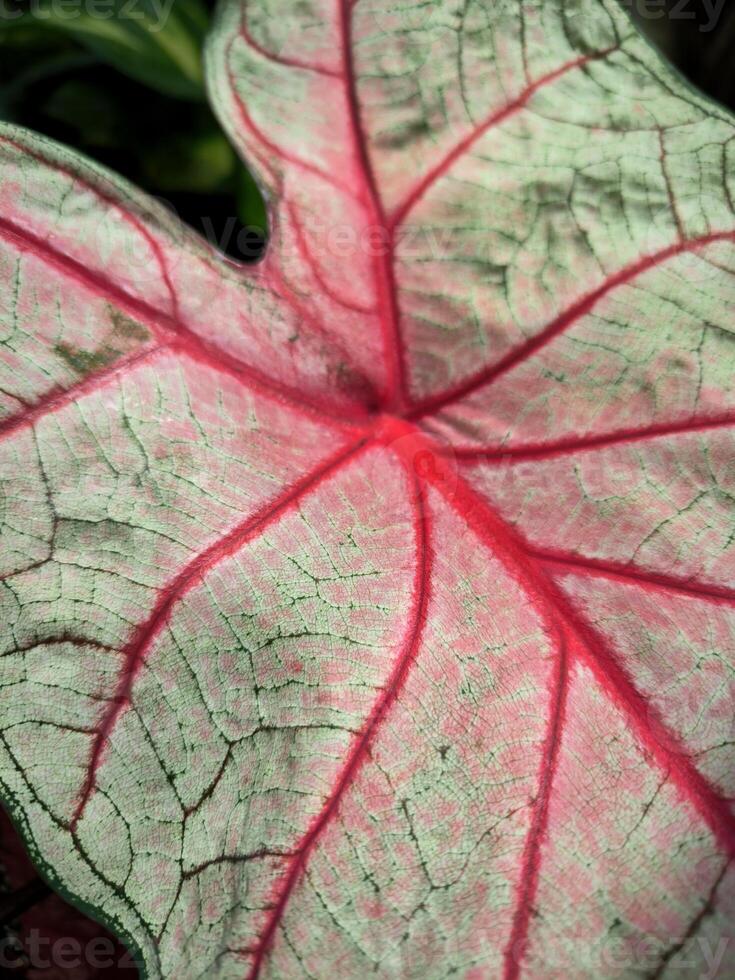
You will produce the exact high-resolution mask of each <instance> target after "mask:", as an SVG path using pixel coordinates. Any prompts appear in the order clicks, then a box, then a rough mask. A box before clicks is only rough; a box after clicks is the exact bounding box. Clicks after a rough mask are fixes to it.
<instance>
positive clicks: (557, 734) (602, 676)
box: [381, 419, 735, 980]
mask: <svg viewBox="0 0 735 980" xmlns="http://www.w3.org/2000/svg"><path fill="white" fill-rule="evenodd" d="M406 435H411V437H412V438H411V446H410V449H408V447H407V451H409V452H410V455H411V459H415V458H416V452H417V450H421V449H423V451H425V452H428V453H429V454H430V455H431V457H432V460H433V465H432V466H429V467H422V473H423V474H424V476H425V478H426V479H427V482H428V483H429V484H430V485H431V486H433V487H435V489H437V490H438V491H439V492H440V493H441V494H442V496H443V497H444V499H445V500H446V502H447V503H448V504H449V505H450V506H451V507H452V508H453V509H454V510H455V511H456V512H457V513H458V514H459V515H460V516H461V517H462V518H463V519H464V521H465V522H466V523H467V524H468V526H469V527H470V528H471V529H472V530H473V531H474V532H475V534H476V535H477V537H478V538H479V539H480V541H482V542H483V543H484V544H485V545H486V546H487V547H488V548H489V549H490V550H491V551H492V553H493V554H494V555H495V556H496V557H497V558H499V559H500V560H501V561H502V563H503V564H504V566H505V567H506V569H507V570H508V572H509V573H510V574H511V576H512V577H513V578H514V579H515V580H516V581H517V582H518V584H519V586H520V587H521V588H522V589H523V591H524V592H525V593H526V594H527V595H528V596H529V598H530V599H531V600H532V601H533V602H534V604H535V605H536V608H537V610H538V612H539V614H540V615H541V617H542V622H544V623H545V624H546V630H547V631H548V632H550V633H551V634H552V635H555V634H557V631H558V630H561V632H562V634H563V636H564V637H565V641H562V644H563V648H560V653H561V656H562V658H565V657H566V651H567V646H566V644H568V653H569V655H570V656H571V657H572V658H573V659H576V660H578V661H582V662H584V663H585V664H586V665H587V666H588V667H589V668H590V669H591V670H592V671H593V673H594V674H595V676H596V677H597V678H598V680H599V682H600V685H601V687H602V688H603V690H605V691H606V692H607V694H608V696H609V697H610V699H611V700H612V701H613V703H614V704H616V705H617V706H618V707H619V708H620V709H621V711H622V712H623V713H624V715H625V716H626V717H627V718H628V720H629V722H630V723H631V724H632V727H633V729H634V731H635V733H636V736H637V738H638V740H639V742H640V743H641V744H642V746H643V747H644V749H645V750H646V751H648V752H650V754H651V755H652V757H653V758H654V759H655V760H656V762H657V763H658V765H660V767H661V768H662V769H663V771H664V772H666V773H667V775H668V777H669V778H670V779H671V781H672V783H673V784H674V785H675V786H676V788H677V790H678V792H679V794H680V795H681V797H682V798H683V799H685V800H687V801H688V802H689V803H690V805H692V806H693V807H694V809H695V811H696V812H697V813H699V815H700V816H701V817H702V819H703V820H704V821H705V822H706V824H707V825H708V826H709V827H710V829H711V830H712V832H713V834H714V836H715V838H716V839H717V841H718V842H719V844H720V846H721V847H722V849H723V851H724V852H725V853H726V854H728V856H729V857H731V858H735V817H733V814H732V813H731V811H730V808H729V806H728V804H727V801H726V800H724V799H723V797H722V795H721V794H720V793H718V792H717V791H716V790H715V789H714V788H713V787H712V786H711V785H710V784H709V782H708V781H707V780H706V779H705V778H704V777H703V776H702V775H701V773H700V772H699V771H698V769H697V768H696V767H695V766H694V764H693V763H692V761H691V757H690V754H689V752H688V750H687V748H686V746H685V745H684V744H683V743H682V742H681V740H680V739H679V737H678V736H677V735H675V734H674V733H672V732H671V731H670V730H669V729H668V727H667V726H666V724H665V722H664V720H663V719H662V718H660V717H658V716H657V714H656V712H655V711H654V710H653V709H652V708H651V706H650V705H649V703H648V702H647V701H646V699H645V698H644V697H643V695H642V694H641V693H640V692H639V691H638V690H637V688H636V687H635V685H634V684H633V682H632V681H631V679H630V678H629V677H628V675H627V673H626V672H625V671H624V670H623V668H622V667H621V666H620V664H619V662H618V659H617V656H616V655H615V653H614V652H613V651H611V650H610V649H609V648H608V647H607V644H606V642H605V640H604V639H603V638H602V637H601V636H600V635H599V634H597V633H596V632H595V630H593V628H592V627H591V626H590V625H589V624H588V623H587V622H585V621H584V620H583V619H582V617H581V616H580V615H579V614H578V612H577V611H576V609H574V608H573V606H572V605H571V603H570V601H569V600H568V599H567V597H566V596H565V595H564V594H563V593H562V592H561V590H560V589H559V588H558V586H557V585H556V584H555V583H554V582H553V581H552V579H551V578H550V577H549V576H548V575H547V574H546V573H545V572H544V569H543V566H542V565H541V564H540V563H539V561H538V560H537V559H536V558H535V557H534V556H533V553H532V551H531V549H529V547H528V546H527V545H526V544H525V542H524V541H523V540H522V539H521V538H520V536H519V535H518V534H517V532H515V531H514V530H512V529H511V528H510V527H509V526H508V525H507V524H506V523H505V522H504V521H503V520H502V519H501V518H500V517H499V515H498V514H497V513H496V512H495V511H494V510H493V509H492V508H491V507H490V506H489V504H488V503H487V502H486V501H485V500H484V499H483V498H482V497H480V496H479V494H478V493H477V492H476V491H475V490H473V489H472V487H470V486H469V484H467V483H466V482H465V481H464V479H463V478H462V477H461V476H459V475H458V474H456V473H453V472H452V471H451V470H450V468H449V466H448V464H447V461H446V459H444V458H443V455H442V453H443V449H442V448H441V447H438V446H436V445H435V444H433V442H432V441H431V440H430V439H429V438H428V437H427V436H425V434H424V433H423V432H421V430H418V429H417V428H416V427H414V426H412V425H411V423H408V422H405V421H403V420H398V419H396V420H389V421H388V422H387V423H385V424H384V429H383V433H382V436H381V441H384V442H386V443H387V444H391V443H392V442H395V443H396V445H397V447H401V446H402V445H406V440H405V439H403V440H402V437H403V436H406ZM566 673H567V666H566V660H565V659H563V661H562V663H561V664H560V666H559V680H558V682H557V687H556V693H555V695H554V698H553V699H552V708H551V712H550V723H549V731H548V734H547V741H546V749H545V752H544V756H543V760H542V769H541V779H540V784H539V793H538V795H537V798H536V802H535V812H534V819H533V821H532V825H531V828H530V831H529V836H528V839H527V843H526V849H525V856H524V863H523V870H522V874H521V878H520V883H519V887H518V891H517V896H516V911H515V915H514V920H513V928H512V933H511V937H510V939H509V944H508V946H507V948H506V955H505V971H506V972H505V980H514V978H516V977H517V976H518V975H519V972H520V967H521V963H522V954H523V951H524V950H525V948H526V944H527V934H528V926H529V923H530V918H531V911H532V908H533V903H534V900H535V894H536V887H537V883H538V876H539V867H540V861H541V845H542V842H543V837H544V833H545V828H546V822H547V814H548V805H549V799H550V794H551V792H552V789H553V774H554V769H555V766H556V760H557V756H558V750H559V742H560V739H561V729H562V723H563V716H564V697H565V690H566ZM654 724H655V730H654V728H653V725H654Z"/></svg>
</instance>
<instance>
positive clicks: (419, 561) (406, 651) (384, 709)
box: [248, 470, 432, 980]
mask: <svg viewBox="0 0 735 980" xmlns="http://www.w3.org/2000/svg"><path fill="white" fill-rule="evenodd" d="M407 474H408V478H409V479H410V480H411V481H412V483H413V486H412V487H411V493H412V497H413V503H414V534H415V541H416V572H415V575H414V587H413V596H412V600H411V607H410V610H409V618H408V621H409V628H408V631H407V634H406V636H405V638H404V641H403V644H402V649H401V653H400V654H399V656H398V658H397V660H396V663H395V666H394V668H393V673H392V674H391V676H390V677H389V678H388V681H387V683H386V686H385V688H384V690H383V693H382V694H381V696H380V697H379V698H378V700H377V702H376V704H375V706H374V708H373V711H372V713H371V715H370V717H369V718H368V720H367V722H366V723H365V726H364V727H363V730H362V732H361V733H360V735H359V736H358V737H357V738H356V739H355V741H354V744H353V747H352V751H351V752H350V755H349V757H348V759H347V762H346V764H345V766H344V768H343V769H342V772H341V773H340V775H339V777H338V779H337V781H336V784H335V787H334V789H333V791H332V793H331V795H330V796H329V798H328V799H327V802H326V803H325V805H324V807H323V808H322V810H321V811H320V813H319V815H318V817H317V818H316V820H315V821H314V822H313V824H312V826H311V827H310V828H309V830H308V831H307V832H306V834H305V835H304V837H303V838H302V840H301V842H300V844H299V845H298V847H297V848H296V856H295V857H294V859H293V860H292V861H291V863H290V865H289V867H288V871H287V872H286V874H285V876H284V878H283V884H282V886H281V887H280V889H279V890H278V893H277V895H276V899H275V903H274V905H273V908H272V910H271V913H270V915H269V917H268V920H267V922H266V925H265V928H264V930H263V932H262V933H261V937H260V940H259V942H258V945H257V947H256V948H255V950H254V951H249V952H250V955H252V956H253V962H252V966H251V969H250V972H249V974H248V980H257V978H258V976H259V975H260V971H261V968H262V966H263V961H264V959H265V956H266V955H267V953H268V951H269V950H270V948H271V945H272V943H273V939H274V937H275V934H276V930H277V929H278V926H279V925H280V923H281V921H282V919H283V914H284V912H285V909H286V906H287V904H288V900H289V898H290V897H291V894H292V892H293V890H294V887H295V886H296V883H297V882H298V880H299V878H300V877H301V874H302V872H303V870H304V868H305V866H306V861H307V859H308V857H309V854H310V852H311V851H312V849H313V848H314V846H315V845H316V843H317V841H318V840H319V838H320V837H321V836H322V834H323V833H324V831H325V829H326V828H327V826H328V825H329V824H330V822H331V821H332V820H333V819H334V818H335V817H336V815H337V813H338V811H339V806H340V802H341V800H342V798H343V796H344V794H345V791H346V790H347V788H348V787H349V786H350V784H351V783H352V782H353V780H354V779H355V776H356V775H357V773H358V772H359V770H360V768H361V767H362V765H363V764H364V763H365V761H366V759H367V758H368V752H369V748H370V744H371V742H372V740H373V738H374V737H375V735H376V733H377V732H378V729H379V727H380V725H381V724H382V722H383V720H384V719H385V717H386V715H387V714H388V712H389V711H390V709H391V707H392V706H393V705H394V704H395V702H396V701H397V699H398V697H399V695H400V693H401V691H402V690H403V687H404V685H405V683H406V679H407V677H408V674H409V671H410V669H411V667H412V665H413V663H414V661H415V659H416V656H417V653H418V649H419V644H420V642H421V636H422V633H423V629H424V625H425V623H426V615H427V606H428V600H429V589H430V584H431V567H432V544H431V533H430V532H431V527H430V517H429V513H428V511H427V510H426V509H425V507H424V505H423V502H422V499H421V493H420V488H419V487H418V485H417V483H416V477H415V476H414V474H413V473H412V471H410V470H407Z"/></svg>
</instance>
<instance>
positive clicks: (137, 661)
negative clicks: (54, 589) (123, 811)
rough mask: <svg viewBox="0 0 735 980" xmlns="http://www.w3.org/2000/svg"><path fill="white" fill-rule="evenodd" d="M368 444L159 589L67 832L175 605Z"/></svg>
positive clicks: (270, 506) (128, 650) (326, 467)
mask: <svg viewBox="0 0 735 980" xmlns="http://www.w3.org/2000/svg"><path fill="white" fill-rule="evenodd" d="M366 446H367V441H366V439H365V438H364V437H363V436H361V437H360V438H359V439H358V440H356V441H355V442H352V443H351V444H350V445H348V446H347V447H342V448H341V449H340V450H339V452H337V453H336V454H335V455H333V456H331V457H330V458H329V459H327V460H326V461H325V462H324V463H322V464H321V465H320V466H318V467H317V468H316V469H315V470H313V471H312V472H311V473H310V474H308V475H307V476H306V477H304V478H303V479H301V480H298V481H297V482H295V483H294V484H292V485H291V486H290V487H289V488H288V489H287V490H285V491H284V492H283V493H281V494H280V495H279V496H278V497H277V498H276V499H275V500H273V501H270V502H269V503H267V504H265V505H264V506H263V507H262V508H261V509H260V510H259V511H258V512H257V513H255V514H253V515H250V516H249V517H247V518H246V519H245V520H244V521H242V522H241V523H240V524H238V525H236V526H235V527H234V528H233V529H232V530H231V531H229V532H228V533H227V534H225V535H224V536H223V537H221V538H219V539H218V540H217V541H215V542H214V543H213V544H212V545H210V547H208V548H206V549H205V550H204V551H203V552H201V553H200V554H198V555H197V556H196V557H195V558H194V559H193V560H192V561H190V562H189V563H188V564H187V565H186V566H185V568H184V569H183V570H182V571H181V572H180V573H179V575H177V576H176V578H175V579H174V580H173V582H171V583H170V584H169V585H168V586H166V587H165V588H164V589H163V590H162V591H161V593H160V596H159V599H158V602H157V603H156V605H155V606H154V608H153V611H152V612H151V614H150V616H149V617H148V619H146V620H145V622H143V623H141V625H140V626H139V627H138V629H137V630H136V631H135V634H134V636H133V637H132V639H131V640H130V642H129V643H128V644H127V646H126V647H125V648H124V650H123V655H124V658H125V663H124V666H123V669H122V670H121V672H120V678H119V681H118V685H117V689H116V691H115V694H114V695H113V697H112V699H111V700H110V702H109V706H108V708H107V709H106V711H105V713H104V715H103V717H102V720H101V722H100V723H99V725H98V726H97V737H96V739H95V741H94V745H93V748H92V752H91V755H90V761H89V765H88V768H87V776H86V779H85V782H84V784H83V786H82V788H81V791H80V797H79V803H78V805H77V808H76V811H75V813H74V816H73V817H72V820H71V824H70V827H71V830H72V831H73V830H74V829H75V828H76V825H77V824H78V822H79V820H80V819H81V817H82V815H83V814H84V810H85V807H86V805H87V803H88V802H89V799H90V797H91V795H92V793H93V792H94V789H95V786H96V778H97V772H98V771H99V767H100V765H101V763H102V759H103V751H104V748H105V746H106V744H107V743H108V741H109V739H110V736H111V734H112V732H113V729H114V728H115V725H116V724H117V721H118V719H119V717H120V715H121V714H122V712H123V711H124V710H125V708H126V707H127V706H128V705H129V704H130V698H131V693H132V689H133V684H134V682H135V679H136V677H137V676H138V673H139V671H140V669H141V667H142V666H143V664H144V662H145V658H146V654H147V653H148V651H149V649H150V647H151V645H152V643H153V642H154V640H155V639H156V637H157V636H158V635H159V633H160V632H161V630H162V629H163V628H164V626H165V625H166V623H167V622H168V621H169V618H170V616H171V612H172V610H173V607H174V606H175V605H176V603H177V602H179V601H180V600H181V599H182V598H183V597H184V596H185V595H186V594H187V593H188V592H190V591H191V589H193V588H194V587H195V586H196V585H197V584H198V583H199V582H201V581H202V579H203V578H204V577H205V576H206V575H207V574H208V572H210V571H211V570H212V568H214V567H215V566H216V565H218V564H220V562H222V561H224V560H225V559H226V558H228V557H230V556H231V555H233V554H235V553H236V552H237V551H239V550H240V549H241V548H242V547H243V545H244V544H245V543H246V542H247V541H248V540H250V539H251V538H252V537H253V536H254V535H255V534H256V533H261V532H262V531H264V530H265V528H267V527H268V526H269V525H270V524H272V523H273V522H274V521H276V520H278V519H280V518H281V517H283V516H284V514H286V513H288V512H289V511H290V510H293V509H294V508H295V507H297V506H298V503H299V501H300V500H301V499H302V498H303V497H304V496H305V495H306V494H307V493H308V492H310V491H312V490H315V489H316V487H317V486H319V485H320V484H321V483H322V482H324V481H325V480H327V479H329V478H330V477H332V476H334V474H335V473H337V472H339V470H340V469H341V468H342V467H344V466H346V465H347V464H348V463H349V462H350V461H351V460H352V459H353V458H354V457H355V456H356V455H357V454H358V453H359V452H360V451H362V450H364V449H365V448H366Z"/></svg>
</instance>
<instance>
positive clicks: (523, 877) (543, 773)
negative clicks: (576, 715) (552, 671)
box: [503, 635, 569, 980]
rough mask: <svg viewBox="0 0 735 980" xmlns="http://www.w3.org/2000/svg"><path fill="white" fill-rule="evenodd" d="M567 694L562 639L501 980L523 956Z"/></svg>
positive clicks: (511, 979)
mask: <svg viewBox="0 0 735 980" xmlns="http://www.w3.org/2000/svg"><path fill="white" fill-rule="evenodd" d="M568 691H569V667H568V662H567V638H566V637H565V636H564V635H562V636H561V637H560V640H559V647H558V656H557V671H556V678H555V683H554V689H553V691H552V692H551V708H550V711H549V721H548V730H547V734H546V742H545V744H544V749H543V752H542V754H541V765H540V772H539V780H538V794H537V797H536V800H535V803H534V813H533V820H532V821H531V827H530V829H529V831H528V837H527V838H526V846H525V849H524V852H523V859H522V865H521V874H520V880H519V886H518V894H517V896H516V909H515V914H514V916H513V925H512V927H511V931H510V938H509V940H508V945H507V946H506V948H505V952H504V954H503V976H504V980H516V978H517V977H518V976H519V974H520V968H521V962H522V960H523V957H524V955H525V952H526V944H527V940H528V926H529V922H530V919H531V911H532V909H533V902H534V898H535V895H536V889H537V886H538V878H539V872H540V868H541V844H542V842H543V839H544V837H545V835H546V827H547V825H548V821H549V803H550V800H551V790H552V786H553V782H554V776H555V774H556V767H557V763H558V760H559V748H560V746H561V736H562V730H563V728H564V710H565V707H566V701H567V694H568Z"/></svg>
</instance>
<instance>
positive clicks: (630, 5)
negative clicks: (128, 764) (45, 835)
mask: <svg viewBox="0 0 735 980" xmlns="http://www.w3.org/2000/svg"><path fill="white" fill-rule="evenodd" d="M93 2H94V0H88V4H87V5H86V6H87V9H88V5H89V3H93ZM98 2H99V0H98ZM101 2H102V7H101V8H100V9H103V8H104V9H112V10H113V16H112V17H111V18H110V19H106V20H104V22H103V29H102V30H101V29H100V24H99V23H98V22H96V21H95V19H94V18H89V17H86V18H85V17H83V18H80V17H79V16H69V15H68V14H67V15H66V16H64V15H63V14H62V15H59V14H58V10H59V9H60V8H61V6H62V4H60V3H59V2H58V0H0V119H4V120H8V121H11V122H14V123H18V124H20V125H23V126H28V127H30V128H31V129H35V130H37V131H39V132H41V133H45V134H46V135H48V136H51V137H53V138H54V139H56V140H59V141H61V142H63V143H66V144H68V145H70V146H74V147H76V148H78V149H79V150H82V151H83V152H84V153H86V154H87V155H88V156H90V157H93V158H94V159H96V160H99V161H100V162H102V163H104V164H106V165H107V166H109V167H111V168H112V169H113V170H115V171H117V172H118V173H122V174H124V175H125V176H126V177H128V178H130V179H131V180H132V181H133V182H134V183H136V184H138V185H139V186H141V187H143V188H145V189H146V190H147V191H148V192H149V193H151V194H153V195H154V196H156V197H159V198H161V199H162V200H163V201H165V202H166V203H167V204H168V205H169V206H170V207H173V208H174V209H175V210H176V211H177V212H178V214H179V216H180V217H181V218H182V219H183V220H184V221H186V222H188V223H189V224H190V225H191V226H192V227H193V228H194V229H195V230H196V231H197V232H199V233H200V234H203V235H205V236H206V237H207V238H208V239H209V241H210V242H213V243H214V244H217V245H218V246H219V247H221V248H222V250H223V251H226V252H229V254H231V255H232V256H233V257H235V258H237V259H239V260H241V261H252V260H254V259H256V258H258V257H259V256H260V254H261V253H262V249H263V245H264V242H265V237H266V216H265V208H264V205H263V201H262V198H261V196H260V194H259V192H258V190H257V187H256V186H255V184H254V182H253V179H252V177H251V176H250V175H249V173H248V171H247V170H246V168H245V167H244V166H243V165H242V164H241V163H240V162H239V161H238V160H237V158H236V156H235V154H234V152H233V151H232V149H231V147H230V145H229V143H228V142H227V140H226V138H225V136H224V135H223V133H222V131H221V129H220V128H219V125H218V124H217V122H216V120H215V118H214V116H213V114H212V112H211V110H210V109H209V107H208V105H207V103H206V99H205V94H204V86H203V82H202V76H201V45H202V41H203V38H204V35H205V34H206V31H207V28H208V25H209V22H210V19H211V15H212V8H213V7H214V0H134V9H136V10H137V11H139V12H141V13H142V14H143V15H144V16H143V18H142V19H141V18H137V19H131V18H129V17H128V18H125V17H116V16H114V11H115V10H120V9H121V8H122V6H123V4H125V3H128V4H129V2H130V0H101ZM294 2H297V0H294ZM485 2H487V3H493V2H496V0H485ZM620 2H621V4H622V5H623V6H624V7H625V8H626V9H628V10H629V11H630V13H631V15H632V16H633V17H634V18H635V20H636V21H637V23H638V24H639V26H640V27H641V28H642V30H643V31H644V32H645V33H646V34H647V35H648V36H649V37H650V39H651V40H652V41H653V42H654V44H656V45H657V47H659V49H660V50H661V51H662V52H663V53H664V54H665V55H666V56H667V57H668V58H669V59H670V60H671V61H672V62H673V63H674V64H675V65H676V66H677V67H678V69H679V70H680V71H681V72H682V73H683V74H684V75H685V76H686V77H687V78H688V79H689V80H690V81H691V82H692V83H693V84H694V85H696V86H698V87H699V88H700V89H702V91H704V92H706V93H707V94H709V95H711V96H712V97H714V98H715V99H717V100H718V101H720V102H721V103H723V104H724V105H726V106H729V107H730V109H732V110H733V111H735V67H734V63H735V0H620ZM162 3H163V4H164V7H163V8H162V7H161V4H162ZM169 3H170V4H171V5H170V7H169V6H168V5H169ZM80 8H81V9H85V4H84V3H80V2H78V3H77V4H76V8H75V7H74V3H72V4H71V6H70V7H68V8H67V10H74V9H76V10H77V13H78V11H79V9H80ZM128 9H130V7H128ZM162 9H163V10H166V11H167V13H166V16H165V17H162V16H161V12H162ZM55 10H56V11H57V13H56V14H55V13H54V11H55ZM151 26H153V27H157V28H159V29H156V30H153V31H151V30H150V28H151ZM34 930H35V932H36V934H38V933H39V932H40V934H41V935H42V936H44V937H45V938H46V939H47V940H48V941H55V940H57V939H59V938H60V937H66V939H69V938H71V939H72V940H73V941H74V942H76V943H79V944H81V946H82V948H86V949H92V948H95V947H93V946H92V945H91V944H93V943H94V942H95V941H97V942H98V945H97V947H96V949H97V950H98V951H99V956H97V958H96V959H95V958H94V957H93V959H94V963H90V962H89V961H88V960H87V962H81V963H80V964H79V965H77V966H71V965H70V966H68V967H65V966H62V965H59V964H58V963H57V964H56V965H54V966H48V967H33V966H30V965H29V963H28V959H27V957H26V956H25V954H24V953H23V949H22V943H25V945H26V948H28V941H29V937H30V936H31V935H32V933H33V931H34ZM100 943H101V945H100ZM74 948H76V947H74ZM110 950H112V954H110ZM105 951H107V952H105ZM42 958H44V961H45V959H47V958H48V945H46V946H45V947H44V952H43V957H42ZM62 959H63V957H62ZM77 959H78V957H77ZM82 959H84V958H83V957H82ZM108 959H112V961H113V965H106V966H96V965H94V964H95V963H103V962H105V963H106V962H107V960H108ZM73 960H74V955H73V951H72V952H71V953H70V954H69V956H68V962H69V963H71V962H72V961H73ZM136 976H137V971H136V970H135V969H134V968H133V966H132V964H131V963H130V961H129V959H128V958H127V957H126V956H125V954H124V950H122V948H121V947H120V946H119V944H113V941H112V939H111V938H110V937H109V936H108V934H107V933H106V932H105V931H104V930H103V929H102V928H101V927H99V926H98V925H96V924H95V923H93V922H91V921H90V920H89V919H86V918H85V917H84V916H83V915H81V913H79V912H76V911H75V910H74V909H72V908H71V907H70V906H68V905H66V903H64V902H63V901H62V900H61V899H60V898H59V897H58V896H56V895H54V894H52V893H50V892H49V890H48V889H47V888H46V887H45V885H43V883H42V882H41V881H40V880H39V879H38V878H37V876H36V875H35V873H34V871H33V869H32V867H31V865H30V863H29V862H28V859H27V858H26V856H25V854H24V853H23V850H22V847H21V846H20V844H19V842H18V839H17V837H16V836H15V833H14V831H13V829H12V827H11V826H10V823H9V821H8V820H7V818H6V817H5V815H4V814H2V812H1V811H0V980H3V978H6V977H7V978H8V980H12V978H15V980H19V978H24V980H96V978H100V980H115V978H120V977H122V978H126V977H127V978H129V980H134V978H135V977H136Z"/></svg>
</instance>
